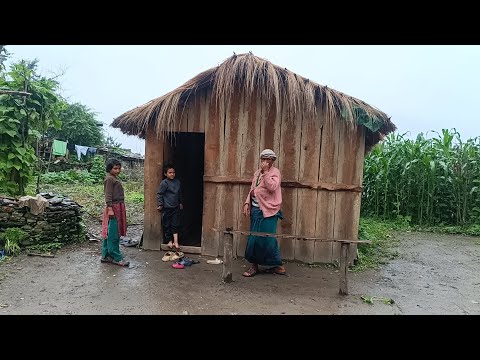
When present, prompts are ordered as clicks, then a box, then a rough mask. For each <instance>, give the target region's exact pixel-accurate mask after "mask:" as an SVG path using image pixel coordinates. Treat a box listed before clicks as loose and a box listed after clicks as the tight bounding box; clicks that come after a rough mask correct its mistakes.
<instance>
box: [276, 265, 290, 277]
mask: <svg viewBox="0 0 480 360" xmlns="http://www.w3.org/2000/svg"><path fill="white" fill-rule="evenodd" d="M274 272H275V274H277V275H287V271H286V270H285V268H284V267H283V266H277V267H276V268H274Z"/></svg>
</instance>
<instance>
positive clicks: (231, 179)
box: [203, 175, 363, 192]
mask: <svg viewBox="0 0 480 360" xmlns="http://www.w3.org/2000/svg"><path fill="white" fill-rule="evenodd" d="M203 181H204V182H211V183H219V184H243V185H250V184H251V183H252V179H250V178H240V177H237V176H207V175H205V176H204V177H203ZM282 187H284V188H285V187H287V188H289V187H292V188H306V189H315V190H327V191H353V192H362V190H363V188H362V187H361V186H358V185H350V184H338V183H327V182H306V181H282Z"/></svg>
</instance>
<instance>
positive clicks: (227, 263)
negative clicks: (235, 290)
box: [222, 231, 233, 283]
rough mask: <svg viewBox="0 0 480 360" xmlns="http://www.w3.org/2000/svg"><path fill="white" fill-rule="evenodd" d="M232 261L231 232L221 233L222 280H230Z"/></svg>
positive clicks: (228, 281) (227, 281)
mask: <svg viewBox="0 0 480 360" xmlns="http://www.w3.org/2000/svg"><path fill="white" fill-rule="evenodd" d="M232 262H233V234H232V233H231V232H230V231H225V232H224V233H223V274H222V279H223V282H226V283H230V282H232Z"/></svg>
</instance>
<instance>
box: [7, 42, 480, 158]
mask: <svg viewBox="0 0 480 360" xmlns="http://www.w3.org/2000/svg"><path fill="white" fill-rule="evenodd" d="M7 50H8V51H9V52H10V53H12V57H11V58H10V60H9V62H8V63H7V64H10V63H11V62H12V61H17V60H20V59H34V58H38V59H39V61H40V62H39V67H40V71H41V72H42V73H43V74H47V75H48V74H49V73H51V72H54V73H58V71H59V70H61V69H65V70H66V73H65V75H64V76H63V77H62V78H61V83H62V89H63V95H64V96H65V97H67V98H68V99H69V100H70V101H71V102H80V103H82V104H84V105H86V106H88V107H90V108H91V109H93V110H94V111H96V112H97V113H98V114H99V115H98V119H99V120H101V121H102V122H104V123H105V124H106V126H105V127H104V128H105V131H106V132H107V133H108V134H110V135H112V136H113V137H114V138H115V139H117V141H119V142H121V143H122V145H123V147H125V148H129V149H131V150H132V151H133V152H137V153H141V154H144V142H143V140H141V139H139V138H137V137H134V136H126V135H123V134H122V133H121V132H120V131H118V130H117V129H113V128H111V127H110V126H109V125H110V124H111V122H112V121H113V119H114V118H115V117H117V116H119V115H121V114H122V113H124V112H125V111H127V110H130V109H132V108H134V107H136V106H138V105H141V104H143V103H145V102H147V101H149V100H151V99H153V98H156V97H159V96H161V95H163V94H165V93H167V92H169V91H171V90H173V89H175V88H176V87H178V86H180V85H181V84H183V83H184V82H185V81H187V80H189V79H191V78H192V77H194V76H195V75H197V74H198V73H200V72H202V71H204V70H206V69H209V68H211V67H214V66H217V65H218V64H220V63H221V62H222V61H223V60H225V59H226V58H228V57H229V56H231V55H232V54H233V52H235V53H237V54H240V53H245V52H248V51H252V52H253V54H254V55H257V56H259V57H262V58H265V59H267V60H269V61H271V62H272V63H274V64H275V65H278V66H281V67H286V68H287V69H289V70H291V71H293V72H295V73H297V74H299V75H301V76H304V77H307V78H309V79H311V80H313V81H315V82H317V83H319V84H322V85H328V86H329V87H331V88H334V89H336V90H339V91H341V92H344V93H346V94H348V95H351V96H354V97H356V98H359V99H361V100H363V101H365V102H367V103H368V104H370V105H373V106H375V107H377V108H379V109H380V110H382V111H384V112H385V113H387V114H388V115H389V116H391V118H392V121H393V122H394V123H395V124H396V125H397V127H398V131H399V132H400V133H404V132H409V133H410V136H416V135H417V134H418V133H419V132H424V133H425V132H427V131H431V130H434V131H438V132H440V131H441V129H443V128H447V129H450V128H453V127H455V128H456V129H457V130H458V131H459V132H460V133H461V134H462V138H465V139H466V138H468V137H476V136H479V135H480V122H479V121H478V113H477V106H478V104H479V102H480V97H479V95H480V91H479V87H480V46H460V45H452V46H447V45H445V46H443V45H442V46H432V45H425V46H421V45H415V46H400V45H392V46H384V45H375V46H361V45H355V46H344V45H342V46H340V45H338V46H323V45H308V46H300V45H282V46H273V45H265V46H261V45H252V46H249V45H222V46H219V45H218V46H215V45H208V46H206V45H205V46H203V45H192V46H188V45H178V46H170V45H169V46H166V45H155V46H153V45H152V46H136V45H134V46H126V45H125V46H112V45H104V46H100V45H95V46H90V45H89V46H86V45H82V46H79V45H68V46H66V45H55V46H53V45H35V46H33V45H21V46H16V45H7Z"/></svg>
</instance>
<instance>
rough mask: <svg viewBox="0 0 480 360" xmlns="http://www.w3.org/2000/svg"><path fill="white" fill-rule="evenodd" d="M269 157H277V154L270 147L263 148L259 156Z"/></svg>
mask: <svg viewBox="0 0 480 360" xmlns="http://www.w3.org/2000/svg"><path fill="white" fill-rule="evenodd" d="M262 157H263V158H270V159H273V160H275V159H276V158H277V155H275V153H274V152H273V150H270V149H265V150H263V151H262V152H261V153H260V158H262Z"/></svg>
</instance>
